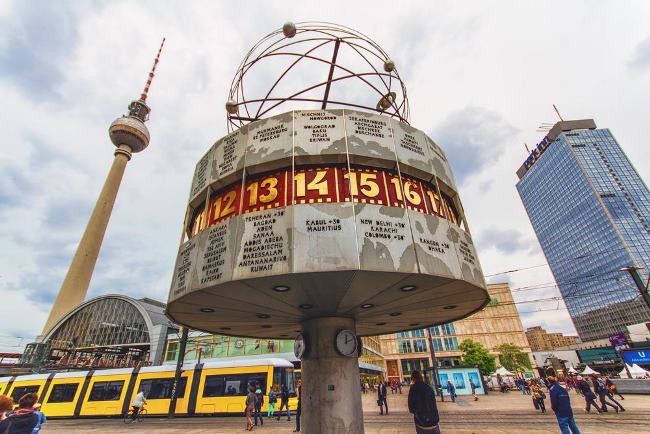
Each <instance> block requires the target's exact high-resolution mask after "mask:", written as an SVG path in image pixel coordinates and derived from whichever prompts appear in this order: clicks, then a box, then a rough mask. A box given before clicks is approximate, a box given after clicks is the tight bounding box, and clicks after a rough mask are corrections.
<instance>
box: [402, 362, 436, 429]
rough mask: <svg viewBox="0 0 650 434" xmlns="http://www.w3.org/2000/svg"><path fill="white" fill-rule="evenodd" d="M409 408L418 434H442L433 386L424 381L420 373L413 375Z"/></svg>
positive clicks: (416, 372) (415, 372)
mask: <svg viewBox="0 0 650 434" xmlns="http://www.w3.org/2000/svg"><path fill="white" fill-rule="evenodd" d="M408 407H409V413H412V414H413V421H414V423H415V432H416V433H417V434H440V427H439V426H438V423H439V422H440V415H439V414H438V407H437V406H436V395H435V393H434V392H433V389H432V388H431V386H429V385H428V384H426V383H425V382H424V381H423V380H422V374H421V373H420V371H414V372H413V373H412V374H411V387H410V390H409V396H408Z"/></svg>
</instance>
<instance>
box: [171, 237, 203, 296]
mask: <svg viewBox="0 0 650 434" xmlns="http://www.w3.org/2000/svg"><path fill="white" fill-rule="evenodd" d="M198 251H199V246H198V238H197V237H195V238H193V239H191V240H189V241H186V242H185V243H184V244H183V245H182V246H181V247H180V249H178V255H177V256H176V264H175V265H174V276H173V278H172V285H171V288H170V290H169V300H170V301H171V300H176V299H177V298H179V297H181V296H183V295H185V294H186V293H187V292H188V291H190V290H192V289H194V283H193V280H194V275H195V274H196V259H197V255H198Z"/></svg>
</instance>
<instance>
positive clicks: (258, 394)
mask: <svg viewBox="0 0 650 434" xmlns="http://www.w3.org/2000/svg"><path fill="white" fill-rule="evenodd" d="M263 405H264V394H263V393H262V389H260V388H259V384H258V387H257V389H255V411H254V413H253V416H254V418H255V426H257V418H259V419H260V425H264V419H262V406H263Z"/></svg>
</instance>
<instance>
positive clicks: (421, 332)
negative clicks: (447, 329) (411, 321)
mask: <svg viewBox="0 0 650 434" xmlns="http://www.w3.org/2000/svg"><path fill="white" fill-rule="evenodd" d="M411 336H413V337H414V338H423V337H424V330H422V329H419V330H413V331H412V332H411Z"/></svg>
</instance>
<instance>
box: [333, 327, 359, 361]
mask: <svg viewBox="0 0 650 434" xmlns="http://www.w3.org/2000/svg"><path fill="white" fill-rule="evenodd" d="M336 349H337V350H338V352H339V353H341V354H342V355H344V356H348V357H353V356H356V355H357V350H358V342H357V335H355V334H354V332H353V331H352V330H341V331H340V332H339V333H338V334H337V335H336Z"/></svg>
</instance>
